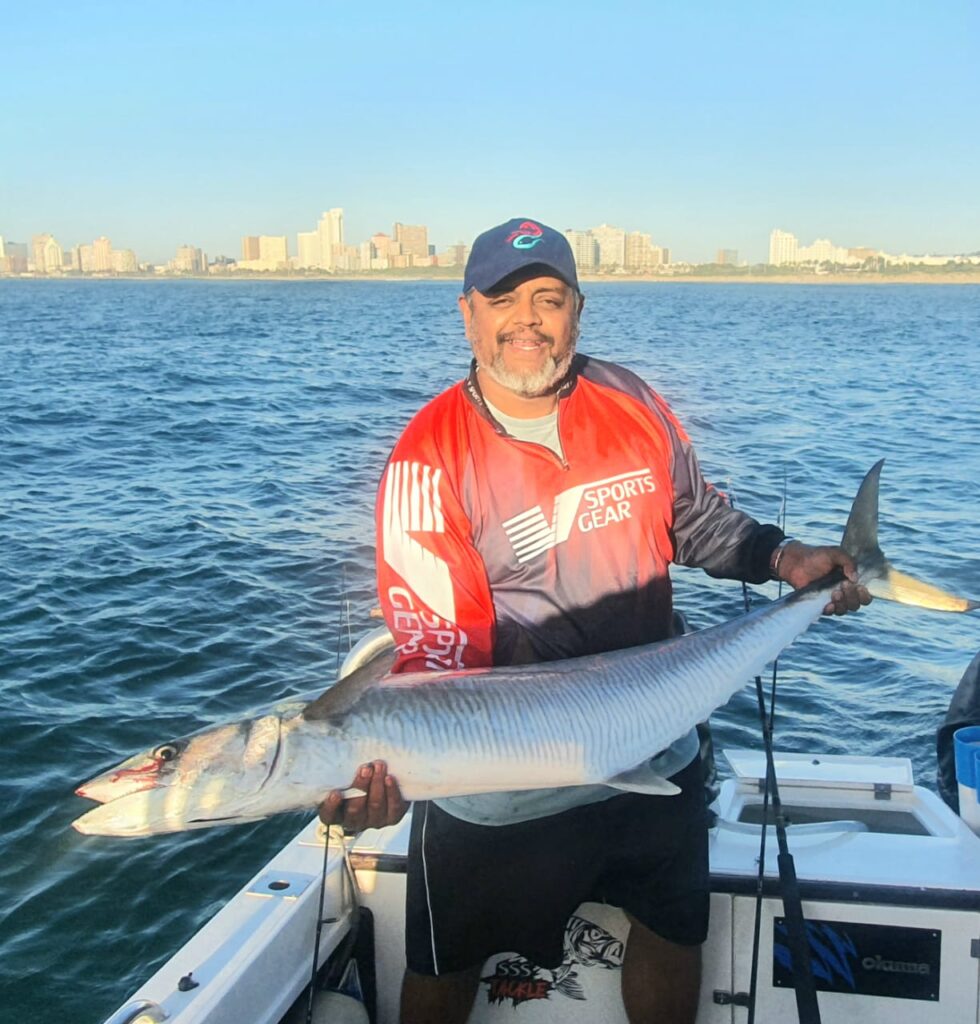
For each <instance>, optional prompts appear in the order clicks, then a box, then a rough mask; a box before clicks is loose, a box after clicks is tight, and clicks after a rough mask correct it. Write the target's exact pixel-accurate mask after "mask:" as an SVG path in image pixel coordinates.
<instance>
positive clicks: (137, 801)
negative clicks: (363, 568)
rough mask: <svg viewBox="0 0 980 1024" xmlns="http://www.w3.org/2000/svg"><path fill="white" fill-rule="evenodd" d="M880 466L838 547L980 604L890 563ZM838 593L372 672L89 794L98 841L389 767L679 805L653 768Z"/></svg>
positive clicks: (473, 783)
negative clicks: (624, 645) (549, 652)
mask: <svg viewBox="0 0 980 1024" xmlns="http://www.w3.org/2000/svg"><path fill="white" fill-rule="evenodd" d="M881 465H882V463H881V462H879V463H878V464H877V465H876V466H874V467H873V468H872V470H871V471H870V472H869V473H868V475H867V476H866V477H865V479H864V482H863V483H862V484H861V488H860V490H859V491H858V494H857V497H856V498H855V500H854V506H853V508H852V509H851V514H850V518H849V519H848V524H847V529H846V531H845V534H844V540H843V542H842V546H843V547H844V548H845V550H847V551H848V553H849V554H850V555H851V556H852V557H853V558H854V560H855V562H856V564H857V567H858V576H859V579H860V581H861V582H862V583H863V584H864V585H865V586H867V587H868V588H869V590H871V592H872V593H873V594H875V595H876V596H879V597H885V598H889V599H892V600H898V601H902V602H904V603H908V604H916V605H920V606H922V607H930V608H935V609H940V610H946V611H969V610H971V609H973V608H976V607H978V604H977V603H976V602H972V601H966V600H963V599H960V598H956V597H953V596H952V595H949V594H946V593H945V592H943V591H941V590H938V589H936V588H934V587H930V586H929V585H927V584H922V583H919V582H918V581H916V580H913V579H912V578H911V577H908V576H905V575H903V574H901V573H898V572H896V571H895V570H894V569H893V568H892V567H891V566H890V565H889V563H888V562H887V561H886V560H885V558H884V556H883V555H882V552H881V550H880V548H879V547H878V537H877V534H878V477H879V474H880V471H881ZM839 582H840V578H839V577H837V578H830V579H828V580H826V581H821V582H819V583H815V584H812V585H811V586H809V587H806V588H804V589H801V590H798V591H795V592H793V593H790V594H788V595H787V596H785V597H783V598H781V599H779V600H778V601H775V602H773V603H771V604H768V605H765V606H763V607H760V608H758V609H756V610H754V611H752V612H749V613H747V614H745V615H743V616H740V617H739V618H736V619H733V620H731V621H729V622H725V623H722V624H721V625H718V626H714V627H711V628H710V629H704V630H701V631H700V632H697V633H693V634H688V635H685V636H680V637H675V638H673V639H670V640H665V641H662V642H661V643H656V644H649V645H646V646H642V647H633V648H629V649H627V650H623V651H617V652H612V653H607V654H599V655H592V656H588V657H583V658H572V659H569V660H565V661H554V662H548V663H545V664H539V665H522V666H517V667H512V668H490V669H475V670H468V671H462V672H445V673H438V674H435V675H434V674H431V673H410V674H402V675H397V676H385V677H384V678H380V679H378V678H376V675H377V673H376V672H375V673H372V671H371V668H370V665H368V666H366V668H365V669H363V670H360V671H357V672H355V673H354V674H352V675H351V676H349V677H346V678H345V679H343V680H342V681H341V682H339V683H337V684H336V685H335V686H333V687H331V688H330V689H329V690H327V692H326V693H324V694H323V695H322V696H321V697H319V698H318V699H316V700H314V701H313V702H311V703H307V702H304V701H297V702H294V703H292V704H288V705H283V706H281V707H279V708H277V709H275V710H273V711H271V712H269V713H266V714H263V715H260V716H258V717H255V718H250V719H246V720H244V721H240V722H235V723H232V724H230V725H222V726H217V727H214V728H210V729H206V730H204V731H202V732H199V733H196V734H194V735H192V736H189V737H186V738H184V739H177V740H172V741H169V742H167V743H163V744H161V745H160V746H157V747H154V748H153V749H152V750H149V751H147V752H145V753H142V754H137V755H136V756H134V757H131V758H130V759H129V760H127V761H124V762H123V763H122V764H121V765H119V766H118V767H117V768H114V769H112V770H111V771H109V772H106V773H104V774H102V775H99V776H98V777H96V778H94V779H92V780H91V781H90V782H87V783H85V784H84V785H83V786H81V787H79V789H78V790H77V792H78V794H79V795H80V796H84V797H88V798H90V799H93V800H97V801H99V802H100V803H101V804H102V806H100V807H97V808H95V809H94V810H90V811H89V812H88V813H87V814H84V815H82V816H81V817H80V818H78V819H77V820H76V821H75V822H74V827H75V828H76V829H78V831H79V832H83V833H86V834H88V835H111V836H143V835H151V834H154V833H162V832H176V831H181V830H184V829H192V828H206V827H208V826H211V825H219V824H227V823H232V822H244V821H253V820H256V819H258V818H263V817H266V816H267V815H270V814H275V813H277V812H280V811H288V810H296V809H300V808H313V807H315V806H316V805H317V804H318V803H319V802H320V801H321V800H322V799H323V797H324V796H325V795H326V793H327V792H328V791H329V790H331V789H345V788H346V787H349V786H350V785H351V781H352V779H353V778H354V775H355V772H356V770H357V767H358V766H359V765H361V764H363V763H365V762H368V761H373V760H384V761H385V762H387V764H388V770H389V771H390V772H391V774H392V775H393V776H395V778H397V779H398V782H399V784H400V786H401V790H402V793H403V794H404V796H405V797H406V798H407V799H409V800H416V799H426V798H431V797H439V796H455V795H463V794H470V793H485V792H497V791H506V790H524V789H528V788H531V787H533V788H539V787H543V786H556V787H558V786H574V785H581V784H589V783H605V784H607V785H610V786H613V787H615V788H620V789H625V790H635V791H639V792H671V791H676V787H673V786H672V785H671V784H670V783H668V782H666V780H664V779H661V778H659V777H658V776H656V775H654V774H653V773H652V772H651V771H650V770H649V768H648V767H647V765H648V763H649V760H650V757H651V755H652V754H654V753H656V752H657V751H659V750H662V749H663V748H665V747H667V746H668V745H669V744H670V743H672V742H673V741H674V740H676V739H677V738H678V737H679V736H682V735H684V733H686V732H687V731H688V730H689V729H690V728H691V727H692V726H694V724H695V723H697V722H700V721H703V720H704V719H705V718H707V717H708V715H709V714H710V713H711V712H712V711H713V710H714V709H715V708H717V707H719V706H720V705H722V704H724V703H725V702H726V701H727V700H728V699H729V698H730V697H731V696H732V694H734V693H735V692H736V691H737V690H738V689H740V688H741V687H742V686H743V685H744V684H745V683H746V682H747V681H748V680H749V679H751V678H752V677H753V676H755V675H757V674H759V673H760V672H762V670H763V668H764V667H765V666H766V665H767V664H768V663H770V662H771V661H773V660H774V659H775V658H776V656H777V655H778V654H779V652H780V651H781V650H782V649H783V648H784V647H785V646H786V645H787V644H789V643H790V642H792V640H794V639H795V638H796V637H797V636H798V635H799V634H801V633H803V632H804V631H805V630H806V629H807V627H808V626H810V624H811V623H813V622H814V621H815V620H816V619H817V618H819V617H820V615H821V613H822V610H823V608H824V607H825V605H826V604H827V602H828V598H829V594H830V592H831V590H832V589H833V588H834V586H835V585H837V584H838V583H839Z"/></svg>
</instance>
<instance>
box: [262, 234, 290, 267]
mask: <svg viewBox="0 0 980 1024" xmlns="http://www.w3.org/2000/svg"><path fill="white" fill-rule="evenodd" d="M259 260H260V261H261V262H262V263H266V264H270V266H269V267H268V268H267V269H271V270H275V269H278V267H279V265H280V264H282V263H287V262H288V261H289V243H288V242H287V240H286V236H285V235H259Z"/></svg>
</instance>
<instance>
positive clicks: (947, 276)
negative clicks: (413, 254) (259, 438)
mask: <svg viewBox="0 0 980 1024" xmlns="http://www.w3.org/2000/svg"><path fill="white" fill-rule="evenodd" d="M462 280H463V275H462V274H459V275H450V274H445V275H442V274H389V273H385V272H384V271H377V272H376V273H372V274H370V275H368V274H321V275H298V274H275V273H259V274H249V273H241V274H99V275H96V274H85V275H81V274H79V275H67V274H65V275H49V274H41V275H34V274H4V275H0V287H2V285H3V282H5V281H73V282H75V281H86V282H87V281H216V282H217V281H220V282H233V281H268V282H283V281H293V282H307V283H322V282H325V281H326V282H330V281H338V282H340V281H342V282H347V283H349V282H358V281H360V282H364V283H366V284H371V283H373V282H384V283H391V282H398V281H403V282H406V283H412V284H417V283H419V282H423V281H432V282H445V283H447V284H448V283H452V282H456V283H459V282H461V281H462ZM579 280H580V282H581V283H582V284H649V285H663V284H690V285H699V284H745V285H764V284H774V285H813V286H815V287H823V286H826V285H923V284H939V285H980V272H972V273H966V274H951V273H939V274H928V273H921V272H915V271H913V272H910V273H908V274H868V275H858V274H819V275H814V274H773V275H772V276H769V275H765V274H717V275H707V274H658V275H656V276H650V275H640V274H582V275H581V276H580V277H579Z"/></svg>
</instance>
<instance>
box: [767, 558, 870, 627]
mask: <svg viewBox="0 0 980 1024" xmlns="http://www.w3.org/2000/svg"><path fill="white" fill-rule="evenodd" d="M838 569H839V570H841V571H842V572H843V573H844V577H845V578H844V579H843V580H842V581H841V582H840V583H839V584H838V585H837V586H836V587H834V590H833V593H832V594H831V595H830V602H829V604H828V605H827V607H826V608H824V610H823V612H824V615H846V614H847V613H848V612H856V611H857V610H858V608H860V607H861V605H863V604H871V595H870V594H869V593H868V590H867V588H866V587H863V586H861V584H860V583H858V582H857V569H856V568H855V565H854V560H853V559H852V558H851V556H850V555H849V554H848V553H847V552H846V551H845V550H844V549H843V548H836V547H811V546H810V545H809V544H803V543H801V542H800V541H798V540H794V541H791V542H790V543H789V544H787V545H786V547H785V548H784V549H783V552H782V555H781V557H780V559H779V578H780V579H781V580H785V581H786V582H787V583H788V584H789V585H790V586H791V587H792V588H793V589H794V590H799V589H800V587H805V586H806V585H807V584H808V583H813V581H814V580H819V579H820V578H821V577H823V576H827V575H829V574H830V573H832V572H834V571H835V570H838Z"/></svg>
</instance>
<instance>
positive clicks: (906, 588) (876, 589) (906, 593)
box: [868, 562, 980, 612]
mask: <svg viewBox="0 0 980 1024" xmlns="http://www.w3.org/2000/svg"><path fill="white" fill-rule="evenodd" d="M868 590H869V591H870V592H871V594H872V595H873V596H874V597H882V598H884V599H885V600H886V601H897V602H898V603H899V604H911V605H915V606H916V607H918V608H931V609H933V610H934V611H940V612H972V611H973V610H974V609H975V608H980V603H978V602H977V601H970V600H968V599H967V598H965V597H956V595H955V594H950V593H948V592H947V591H945V590H940V588H939V587H934V586H932V584H931V583H923V582H922V581H921V580H917V579H916V578H915V577H914V576H908V575H907V574H906V573H904V572H899V571H898V570H897V569H893V568H892V567H891V565H889V564H888V563H887V562H886V563H885V575H884V576H881V577H879V578H878V579H874V580H871V582H870V583H869V584H868Z"/></svg>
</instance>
